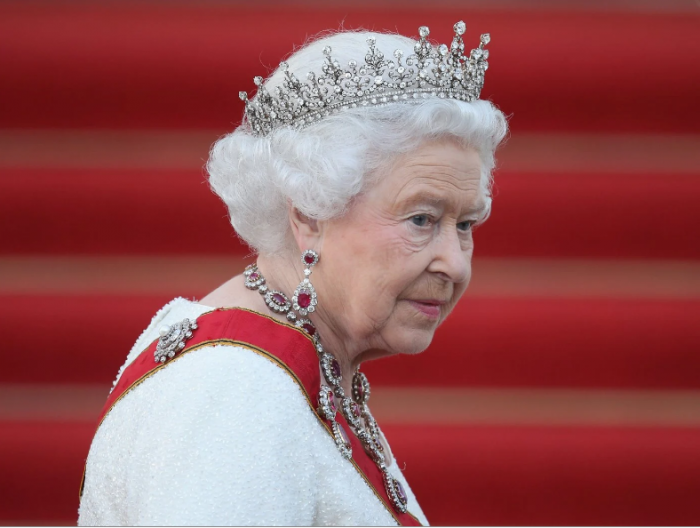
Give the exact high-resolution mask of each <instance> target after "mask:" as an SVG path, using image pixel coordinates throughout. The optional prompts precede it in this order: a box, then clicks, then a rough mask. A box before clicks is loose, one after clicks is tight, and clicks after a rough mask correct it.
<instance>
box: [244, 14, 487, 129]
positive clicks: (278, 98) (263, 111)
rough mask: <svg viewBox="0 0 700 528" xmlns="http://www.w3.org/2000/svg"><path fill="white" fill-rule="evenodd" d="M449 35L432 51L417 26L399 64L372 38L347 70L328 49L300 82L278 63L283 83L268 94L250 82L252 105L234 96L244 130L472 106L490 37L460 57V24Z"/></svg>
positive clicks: (260, 82)
mask: <svg viewBox="0 0 700 528" xmlns="http://www.w3.org/2000/svg"><path fill="white" fill-rule="evenodd" d="M453 30H454V37H453V38H452V43H451V44H450V45H449V46H447V45H446V44H441V45H439V46H433V45H432V44H431V43H430V42H428V40H427V38H428V36H429V35H430V30H429V29H428V28H427V27H425V26H422V27H421V28H419V35H420V39H419V40H418V41H416V42H415V45H414V47H413V52H414V53H413V54H411V55H408V56H407V57H406V58H405V59H404V57H403V55H404V52H403V51H402V50H398V49H397V50H395V51H394V52H393V59H392V58H388V59H387V58H385V56H384V53H382V52H381V51H380V50H378V49H377V47H376V38H375V37H373V36H370V37H368V38H367V45H368V47H369V49H368V51H367V53H366V55H365V57H364V61H360V60H351V61H349V62H348V64H347V66H341V64H340V63H339V62H338V61H337V60H336V59H334V58H333V56H332V52H333V50H332V49H331V47H330V46H326V47H325V48H324V49H323V54H324V56H325V57H324V64H323V67H322V73H321V74H319V75H317V74H316V73H314V72H309V73H307V74H304V73H302V72H297V73H299V74H300V75H302V76H304V77H305V78H306V81H305V82H302V81H300V80H299V79H298V78H297V76H296V75H295V74H294V73H292V72H290V71H289V65H288V64H287V63H286V62H281V63H280V68H281V70H282V71H283V72H284V76H285V79H284V81H283V83H282V85H281V86H278V87H277V88H276V89H275V91H274V94H271V93H270V92H268V91H267V89H266V88H265V86H264V83H263V79H262V77H255V78H254V79H253V82H254V84H255V85H256V86H257V87H258V91H257V93H256V94H255V96H254V97H253V98H252V99H248V93H247V92H239V97H240V98H241V100H242V101H243V102H244V103H245V118H246V120H247V122H248V124H249V126H250V129H251V131H252V133H253V134H255V135H258V136H265V135H268V134H270V133H271V132H272V131H273V130H275V129H277V128H280V127H284V126H290V127H293V128H297V129H301V128H304V127H306V126H309V125H311V124H313V123H315V122H317V121H319V120H321V119H323V118H324V117H327V116H329V115H331V114H333V113H336V112H338V111H340V110H343V109H346V108H357V107H358V106H368V105H384V104H390V103H393V102H402V103H405V102H412V101H416V100H420V99H427V98H431V97H440V98H448V99H456V100H459V101H468V102H469V101H475V100H477V99H478V98H479V95H480V94H481V89H482V88H483V86H484V74H485V72H486V70H487V69H488V61H487V59H488V54H489V52H488V50H486V49H484V46H485V45H486V44H488V43H489V42H490V40H491V37H490V35H489V34H488V33H484V34H483V35H482V36H481V39H480V43H479V45H478V47H477V48H475V49H473V50H472V51H471V53H470V54H469V56H466V55H465V54H464V41H463V40H462V35H463V34H464V32H465V31H466V24H465V23H464V22H463V21H459V22H457V23H456V24H455V25H454V27H453Z"/></svg>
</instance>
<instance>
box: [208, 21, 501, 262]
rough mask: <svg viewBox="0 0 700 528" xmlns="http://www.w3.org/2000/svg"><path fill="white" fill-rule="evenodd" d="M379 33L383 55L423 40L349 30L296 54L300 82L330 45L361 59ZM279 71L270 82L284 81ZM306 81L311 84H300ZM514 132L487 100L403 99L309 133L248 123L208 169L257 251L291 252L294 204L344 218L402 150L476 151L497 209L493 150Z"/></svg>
mask: <svg viewBox="0 0 700 528" xmlns="http://www.w3.org/2000/svg"><path fill="white" fill-rule="evenodd" d="M370 35H373V36H375V37H376V39H377V48H378V49H379V50H381V51H382V52H383V53H384V54H385V55H387V56H388V55H389V54H391V53H393V51H394V50H395V49H402V50H403V51H404V55H405V56H408V55H410V54H411V53H412V48H413V44H414V42H415V41H413V40H411V39H409V38H406V37H403V36H400V35H394V34H383V33H368V32H341V33H336V34H333V35H331V36H326V37H324V38H321V39H319V40H316V41H314V42H311V43H310V44H308V45H306V46H304V47H303V48H301V49H299V50H298V51H296V52H295V53H294V54H293V55H292V56H291V57H289V59H287V62H288V63H289V70H290V71H291V72H294V73H295V74H296V76H297V77H298V78H299V79H305V78H306V73H307V72H311V71H313V72H316V73H317V74H319V73H320V72H321V67H322V65H323V57H324V56H323V53H322V49H323V48H324V47H325V46H331V47H332V49H333V52H332V56H333V58H334V59H335V60H338V61H339V62H340V64H341V65H346V64H347V63H348V61H349V60H351V59H354V60H356V61H358V62H361V61H362V58H363V57H364V55H365V53H366V51H367V44H366V39H367V37H368V36H370ZM283 76H284V74H283V72H282V71H281V70H280V69H278V70H276V71H275V72H274V73H273V74H272V75H271V76H270V77H269V78H268V79H267V80H266V81H265V86H266V88H267V89H268V91H269V92H270V93H274V92H273V90H274V88H275V86H277V85H279V84H280V83H281V82H282V80H283ZM302 82H303V81H302ZM506 132H507V123H506V119H505V117H504V115H503V113H502V112H501V111H500V110H498V109H497V108H496V107H494V105H493V104H491V103H490V102H489V101H483V100H479V101H475V102H472V103H466V102H463V101H457V100H451V99H439V98H431V99H427V100H419V101H411V102H396V103H389V104H387V105H384V106H367V107H358V108H353V109H346V110H345V111H341V112H339V113H338V114H334V115H331V116H328V117H325V118H323V119H321V120H320V121H318V122H316V123H314V124H313V125H311V126H309V127H307V128H304V129H302V130H296V129H293V128H291V127H282V128H278V129H276V130H274V131H273V132H271V133H270V134H269V135H268V136H264V137H258V136H254V135H253V134H252V132H251V130H250V128H249V127H248V126H247V124H246V123H244V124H242V125H241V126H239V127H238V128H237V129H236V130H235V131H234V132H232V133H230V134H228V135H226V136H224V137H222V138H221V139H219V140H218V141H217V142H216V143H215V144H214V146H213V147H212V150H211V153H210V157H209V161H208V163H207V171H208V173H209V183H210V185H211V187H212V189H213V190H214V192H215V193H216V194H217V195H219V197H220V198H221V199H222V200H223V201H224V203H225V204H226V206H227V207H228V211H229V215H230V218H231V224H232V225H233V228H234V229H235V230H236V233H238V236H239V237H241V238H242V239H243V240H244V241H245V242H246V243H247V244H248V245H249V246H251V247H252V248H253V249H254V250H256V251H257V252H258V253H262V254H267V255H275V254H283V253H285V252H286V251H287V250H288V249H289V248H291V247H292V243H293V240H292V239H291V229H290V226H289V217H288V212H287V204H288V203H290V204H291V205H292V206H293V207H295V208H296V209H298V210H299V212H301V213H302V214H304V215H305V216H307V217H309V218H314V219H317V220H329V219H331V218H335V217H338V216H341V215H343V213H344V212H345V211H346V210H347V208H348V207H349V204H350V202H351V200H352V198H353V197H354V196H356V195H357V194H359V193H360V192H363V191H365V190H367V189H369V188H370V187H371V183H372V181H373V177H375V176H376V177H381V169H382V168H383V167H388V166H389V165H390V164H391V163H392V162H393V161H394V160H395V159H396V157H397V156H399V155H401V154H404V153H408V152H410V151H412V150H415V149H416V148H417V147H418V146H419V145H420V144H421V143H423V142H425V141H430V140H435V139H439V138H442V137H449V138H452V139H454V140H457V141H458V142H459V143H460V144H463V145H465V146H467V145H468V146H471V147H473V148H475V149H476V150H477V151H478V152H479V154H480V157H481V161H482V177H481V183H482V191H483V195H484V196H485V198H486V201H487V209H486V211H487V212H486V214H485V216H484V219H486V217H487V216H488V215H489V214H490V209H491V185H492V176H491V174H492V171H493V168H494V164H495V160H494V152H495V150H496V147H497V146H498V144H499V143H500V142H501V141H502V140H503V138H504V137H505V135H506Z"/></svg>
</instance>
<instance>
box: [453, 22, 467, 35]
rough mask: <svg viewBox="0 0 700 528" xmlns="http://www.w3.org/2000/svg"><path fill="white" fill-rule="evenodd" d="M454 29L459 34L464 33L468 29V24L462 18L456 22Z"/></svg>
mask: <svg viewBox="0 0 700 528" xmlns="http://www.w3.org/2000/svg"><path fill="white" fill-rule="evenodd" d="M454 30H455V33H457V34H458V35H464V32H465V31H466V30H467V25H466V24H465V23H464V21H462V20H460V21H459V22H457V23H456V24H455V26H454Z"/></svg>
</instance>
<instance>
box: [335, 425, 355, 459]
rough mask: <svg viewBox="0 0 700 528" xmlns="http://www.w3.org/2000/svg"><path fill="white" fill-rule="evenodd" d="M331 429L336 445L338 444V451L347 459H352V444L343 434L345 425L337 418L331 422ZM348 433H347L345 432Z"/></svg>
mask: <svg viewBox="0 0 700 528" xmlns="http://www.w3.org/2000/svg"><path fill="white" fill-rule="evenodd" d="M331 430H332V431H333V438H334V439H335V445H336V446H338V451H340V454H341V455H343V457H345V458H346V459H348V460H350V459H351V458H352V446H351V445H350V442H349V441H348V440H349V439H348V438H346V436H345V435H343V431H344V430H345V429H343V426H342V425H340V424H339V423H338V422H336V421H335V420H334V421H333V422H332V423H331ZM345 434H346V435H347V433H345Z"/></svg>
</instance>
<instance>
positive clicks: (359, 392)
mask: <svg viewBox="0 0 700 528" xmlns="http://www.w3.org/2000/svg"><path fill="white" fill-rule="evenodd" d="M355 391H356V392H357V398H358V399H359V400H360V401H364V399H365V386H364V385H363V384H362V383H358V384H357V385H356V386H355Z"/></svg>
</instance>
